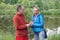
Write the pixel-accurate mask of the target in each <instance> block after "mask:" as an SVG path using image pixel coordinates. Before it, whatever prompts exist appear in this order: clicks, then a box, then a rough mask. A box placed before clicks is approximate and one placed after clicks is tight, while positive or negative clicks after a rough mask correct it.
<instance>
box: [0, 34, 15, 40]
mask: <svg viewBox="0 0 60 40" xmlns="http://www.w3.org/2000/svg"><path fill="white" fill-rule="evenodd" d="M0 40H15V36H14V35H12V34H4V33H3V34H0Z"/></svg>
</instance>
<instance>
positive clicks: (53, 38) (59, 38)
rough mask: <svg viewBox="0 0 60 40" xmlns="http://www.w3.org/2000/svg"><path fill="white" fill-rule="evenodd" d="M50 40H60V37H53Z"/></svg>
mask: <svg viewBox="0 0 60 40" xmlns="http://www.w3.org/2000/svg"><path fill="white" fill-rule="evenodd" d="M48 40H60V35H52V36H50V37H48Z"/></svg>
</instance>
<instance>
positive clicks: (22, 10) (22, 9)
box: [19, 6, 24, 14]
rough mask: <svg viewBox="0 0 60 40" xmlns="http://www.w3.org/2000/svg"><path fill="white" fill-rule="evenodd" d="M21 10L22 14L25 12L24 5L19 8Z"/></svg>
mask: <svg viewBox="0 0 60 40" xmlns="http://www.w3.org/2000/svg"><path fill="white" fill-rule="evenodd" d="M19 12H20V14H24V7H23V6H22V7H21V8H19Z"/></svg>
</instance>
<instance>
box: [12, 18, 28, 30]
mask: <svg viewBox="0 0 60 40" xmlns="http://www.w3.org/2000/svg"><path fill="white" fill-rule="evenodd" d="M13 22H14V25H15V27H16V28H18V29H24V28H27V26H28V24H24V25H21V24H19V20H18V19H17V18H14V19H13Z"/></svg>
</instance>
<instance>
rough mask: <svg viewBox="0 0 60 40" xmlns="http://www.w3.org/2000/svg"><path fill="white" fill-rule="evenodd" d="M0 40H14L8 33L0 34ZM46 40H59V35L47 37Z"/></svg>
mask: <svg viewBox="0 0 60 40" xmlns="http://www.w3.org/2000/svg"><path fill="white" fill-rule="evenodd" d="M0 40H15V36H14V35H12V34H10V33H7V34H6V33H2V34H0ZM47 40H60V35H52V36H49V37H48V38H47Z"/></svg>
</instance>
